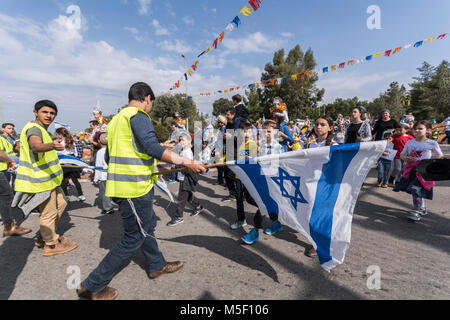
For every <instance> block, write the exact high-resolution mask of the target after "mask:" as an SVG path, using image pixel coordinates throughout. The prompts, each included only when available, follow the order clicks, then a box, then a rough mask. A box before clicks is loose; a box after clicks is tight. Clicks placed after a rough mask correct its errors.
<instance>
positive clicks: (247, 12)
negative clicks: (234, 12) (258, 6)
mask: <svg viewBox="0 0 450 320" xmlns="http://www.w3.org/2000/svg"><path fill="white" fill-rule="evenodd" d="M241 13H242V14H243V15H244V16H246V17H250V16H251V14H252V9H250V8H249V7H247V6H244V7H243V8H242V10H241Z"/></svg>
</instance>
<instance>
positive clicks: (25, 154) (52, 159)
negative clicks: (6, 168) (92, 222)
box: [14, 122, 63, 193]
mask: <svg viewBox="0 0 450 320" xmlns="http://www.w3.org/2000/svg"><path fill="white" fill-rule="evenodd" d="M33 127H36V128H39V130H41V133H42V142H43V143H44V144H47V143H52V141H53V140H52V137H50V135H49V133H48V132H47V131H46V130H45V129H44V128H43V127H42V126H40V125H38V124H37V123H35V122H29V123H28V124H27V125H26V126H25V128H23V130H22V133H21V134H20V162H19V167H18V169H17V177H16V182H15V188H14V189H15V190H16V191H17V192H25V193H40V192H44V191H50V190H53V189H55V188H56V187H58V186H60V185H61V182H62V180H63V172H62V168H61V165H60V163H59V159H58V155H57V153H56V151H55V150H51V151H47V152H41V153H38V155H39V160H38V161H36V160H35V159H32V158H31V156H30V151H31V148H30V145H29V144H28V138H27V131H28V130H29V129H31V128H33Z"/></svg>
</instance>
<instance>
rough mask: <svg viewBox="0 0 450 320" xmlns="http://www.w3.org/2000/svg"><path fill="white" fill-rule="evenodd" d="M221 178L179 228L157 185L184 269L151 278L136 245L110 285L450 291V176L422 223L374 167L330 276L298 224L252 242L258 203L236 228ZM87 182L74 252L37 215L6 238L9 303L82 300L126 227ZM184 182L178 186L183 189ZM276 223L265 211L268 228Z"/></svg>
mask: <svg viewBox="0 0 450 320" xmlns="http://www.w3.org/2000/svg"><path fill="white" fill-rule="evenodd" d="M215 179H216V171H215V170H214V171H213V172H212V173H211V175H210V176H203V177H202V178H201V181H200V186H199V188H198V192H197V196H198V198H199V199H200V201H201V203H202V204H203V206H204V207H205V208H206V210H205V211H204V212H203V213H201V214H200V215H199V216H197V217H194V218H192V217H190V216H189V213H190V212H186V213H185V222H184V223H183V224H181V225H178V226H176V227H168V226H166V224H167V222H168V221H169V220H170V218H171V216H172V215H173V214H174V213H175V208H176V206H175V204H174V203H172V204H170V202H169V201H168V198H167V196H165V195H163V194H162V193H160V192H159V191H157V192H156V197H155V198H156V203H155V211H156V214H157V215H158V217H159V222H158V226H157V228H156V236H157V237H158V238H159V247H160V250H161V251H162V252H163V254H164V256H165V258H166V260H167V261H175V260H182V261H184V262H185V265H184V267H183V269H181V270H180V271H179V272H176V273H174V274H168V275H164V276H162V277H161V278H159V279H157V280H150V279H149V278H148V277H147V275H146V273H145V271H144V268H143V267H144V263H145V262H144V258H143V255H142V253H141V252H136V254H135V255H134V256H133V257H132V259H131V260H130V261H128V262H127V264H125V265H124V268H123V269H122V271H121V272H120V273H119V274H117V275H116V277H115V278H114V279H113V280H112V282H111V284H110V286H112V287H114V288H117V289H118V290H119V296H118V299H123V300H134V299H139V300H155V299H158V300H166V299H167V300H179V299H183V300H184V299H187V300H191V299H193V300H196V299H200V300H209V299H216V300H234V299H236V300H271V299H279V300H298V299H307V300H309V299H449V298H450V268H449V266H450V255H449V253H450V209H449V208H450V182H438V184H437V187H436V188H435V192H434V200H433V201H427V206H428V208H429V212H430V213H429V215H428V216H426V217H424V218H423V220H422V221H421V222H418V223H414V222H410V221H409V220H407V218H406V215H407V212H408V210H410V208H411V203H412V201H411V196H410V195H408V194H405V193H394V192H392V189H391V188H388V189H381V188H377V187H376V171H375V170H372V171H371V173H370V174H369V176H368V178H367V180H366V182H365V184H364V185H363V188H362V190H361V193H360V196H359V199H358V202H357V205H356V208H355V211H354V218H353V224H352V240H351V244H350V248H349V250H348V251H347V254H346V257H345V261H344V263H343V264H342V265H339V266H338V267H336V268H335V269H334V270H332V272H331V273H327V272H326V271H324V270H322V268H321V267H320V265H319V263H318V260H317V258H309V257H307V256H306V255H305V254H304V252H305V248H307V247H308V243H307V240H306V238H304V237H303V236H302V235H300V234H299V233H298V232H295V231H294V230H292V229H290V228H287V227H285V229H284V231H282V232H280V233H278V234H276V235H275V236H268V235H265V234H262V233H261V234H262V235H261V239H260V241H259V242H258V243H255V244H254V245H252V246H248V245H244V244H243V243H242V242H241V240H240V238H241V236H242V235H244V234H245V231H248V230H249V229H250V228H251V224H252V223H253V215H252V214H253V213H254V212H256V208H255V207H253V206H250V205H248V204H247V203H246V204H245V209H246V212H247V221H248V222H249V226H247V227H245V231H244V230H242V229H241V230H236V231H233V230H231V229H230V228H229V225H230V223H232V222H234V221H235V218H236V209H235V205H236V203H235V202H227V203H222V202H221V199H222V198H223V197H224V196H225V195H227V192H226V189H225V188H224V187H222V186H215V185H213V184H212V183H213V182H214V181H215ZM82 185H83V190H84V193H85V195H86V198H87V201H86V202H84V203H81V202H77V201H76V197H74V196H72V202H70V204H69V206H68V210H67V213H65V214H64V216H63V218H62V221H61V223H60V230H59V232H60V234H64V235H65V236H67V237H69V239H71V240H72V241H76V242H78V244H79V247H78V248H77V249H75V250H74V251H72V252H70V253H67V254H64V255H59V256H53V257H44V256H42V249H38V248H35V247H34V241H33V237H34V235H35V232H36V231H38V228H39V216H38V215H32V216H30V218H29V219H28V220H26V221H25V222H24V223H23V226H25V227H29V228H32V229H33V232H32V233H30V234H28V235H26V236H24V237H22V238H19V237H9V238H1V239H0V270H1V271H0V299H1V300H5V299H11V300H17V299H24V300H28V299H34V300H35V299H38V300H41V299H45V300H57V299H63V300H76V299H78V297H77V295H76V292H75V290H74V289H73V288H72V286H73V285H74V283H76V275H77V270H79V271H80V273H81V274H80V275H81V280H84V278H85V277H86V276H87V275H88V274H89V273H90V272H91V271H92V270H93V269H94V268H95V267H96V266H97V265H98V263H99V262H100V261H101V260H102V259H103V257H104V256H105V255H106V253H107V252H108V250H109V249H110V248H112V247H113V246H114V244H115V243H116V242H117V241H118V240H119V239H120V237H121V233H122V222H121V218H120V215H119V214H118V213H115V214H113V215H109V216H102V215H101V214H100V209H98V208H97V207H96V197H97V193H98V189H97V188H96V187H94V186H93V185H92V184H91V183H88V182H85V183H83V184H82ZM177 188H178V184H171V185H170V189H171V190H172V192H173V193H174V195H176V194H177ZM69 190H70V189H69ZM71 192H74V190H73V189H72V190H71ZM269 223H270V221H269V220H268V219H267V218H265V221H264V226H265V227H268V226H269ZM378 271H379V273H378ZM378 274H379V275H380V277H379V280H380V281H379V282H377V277H376V276H377V275H378Z"/></svg>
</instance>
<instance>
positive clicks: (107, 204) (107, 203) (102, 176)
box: [94, 132, 114, 214]
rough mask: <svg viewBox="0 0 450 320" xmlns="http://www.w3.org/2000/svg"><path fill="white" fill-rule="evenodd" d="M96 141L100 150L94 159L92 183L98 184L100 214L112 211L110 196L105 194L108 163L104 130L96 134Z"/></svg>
mask: <svg viewBox="0 0 450 320" xmlns="http://www.w3.org/2000/svg"><path fill="white" fill-rule="evenodd" d="M98 141H99V145H100V150H98V152H97V157H96V159H95V167H96V169H95V176H94V183H96V184H98V189H99V192H98V197H99V201H100V207H101V209H102V214H112V213H114V207H113V204H112V203H111V198H109V197H106V196H105V191H106V180H107V178H108V164H107V163H106V161H105V153H106V146H107V145H108V139H107V135H106V132H102V133H101V134H100V135H99V136H98ZM100 168H102V169H100Z"/></svg>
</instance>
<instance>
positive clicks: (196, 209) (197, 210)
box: [191, 206, 204, 217]
mask: <svg viewBox="0 0 450 320" xmlns="http://www.w3.org/2000/svg"><path fill="white" fill-rule="evenodd" d="M203 209H204V208H203V207H202V206H199V207H198V208H195V209H194V211H192V213H191V217H196V216H198V214H199V213H201V212H202V211H203Z"/></svg>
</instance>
